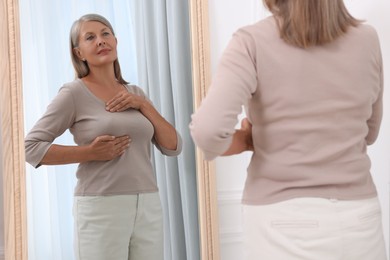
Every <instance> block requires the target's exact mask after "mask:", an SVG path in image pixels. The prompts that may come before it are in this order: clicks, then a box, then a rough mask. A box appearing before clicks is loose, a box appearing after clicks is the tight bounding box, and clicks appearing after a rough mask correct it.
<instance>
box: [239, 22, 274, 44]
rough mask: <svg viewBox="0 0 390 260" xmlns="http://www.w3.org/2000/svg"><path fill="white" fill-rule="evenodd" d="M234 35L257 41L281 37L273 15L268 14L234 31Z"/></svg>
mask: <svg viewBox="0 0 390 260" xmlns="http://www.w3.org/2000/svg"><path fill="white" fill-rule="evenodd" d="M234 36H236V37H239V38H242V39H243V40H251V41H253V40H254V41H255V42H259V41H260V42H261V41H265V42H268V41H269V40H274V39H279V38H280V37H279V33H278V27H277V24H276V21H275V19H274V17H273V16H268V17H266V18H264V19H261V20H259V21H257V22H255V23H253V24H249V25H246V26H243V27H240V28H239V29H238V30H236V32H235V33H234Z"/></svg>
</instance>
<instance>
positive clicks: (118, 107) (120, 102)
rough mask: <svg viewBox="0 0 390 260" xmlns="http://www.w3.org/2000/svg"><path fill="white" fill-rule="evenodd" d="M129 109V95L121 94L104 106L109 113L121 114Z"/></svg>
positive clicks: (126, 93)
mask: <svg viewBox="0 0 390 260" xmlns="http://www.w3.org/2000/svg"><path fill="white" fill-rule="evenodd" d="M130 107H131V94H130V93H128V92H121V93H119V94H117V95H116V96H115V97H113V98H112V99H111V100H110V101H108V102H107V104H106V110H107V111H110V112H121V111H124V110H126V109H128V108H130Z"/></svg>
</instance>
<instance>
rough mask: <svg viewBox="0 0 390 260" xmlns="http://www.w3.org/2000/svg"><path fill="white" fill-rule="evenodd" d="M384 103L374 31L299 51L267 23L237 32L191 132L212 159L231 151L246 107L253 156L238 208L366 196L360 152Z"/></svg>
mask: <svg viewBox="0 0 390 260" xmlns="http://www.w3.org/2000/svg"><path fill="white" fill-rule="evenodd" d="M382 95H383V70H382V59H381V51H380V46H379V40H378V37H377V34H376V31H375V30H374V29H373V28H372V27H371V26H368V25H363V24H362V25H359V26H358V27H353V28H350V29H349V30H348V32H347V33H346V34H345V35H344V36H342V37H340V38H338V39H337V40H335V41H334V42H332V43H330V44H326V45H324V46H317V47H311V48H309V49H301V48H297V47H294V46H291V45H288V44H286V43H285V42H284V41H283V40H281V39H280V37H279V32H278V29H277V26H276V24H275V21H274V19H273V17H268V18H266V19H264V20H262V21H260V22H258V23H256V24H253V25H250V26H247V27H244V28H241V29H240V30H238V31H237V32H236V33H235V34H234V36H233V38H232V39H231V41H230V43H229V44H228V46H227V48H226V50H225V52H224V54H223V56H222V58H221V60H220V62H219V66H218V69H217V71H216V73H215V75H214V77H213V81H212V85H211V87H210V90H209V92H208V93H207V96H206V98H205V99H204V100H203V102H202V104H201V106H200V108H199V109H198V110H197V111H196V112H195V114H194V115H193V116H192V122H191V124H190V129H191V134H192V137H193V139H194V141H195V143H196V145H197V146H198V147H199V148H200V149H201V150H203V152H204V154H205V157H206V159H207V160H212V159H214V158H215V157H217V156H219V155H221V154H222V153H223V152H224V151H226V150H227V149H228V147H229V146H230V144H231V142H232V135H233V134H234V132H235V126H236V124H237V123H238V119H237V116H238V115H239V114H240V113H241V111H242V106H243V105H244V106H245V109H246V111H247V116H248V118H249V120H250V121H251V123H252V124H253V128H252V131H253V142H254V153H253V156H252V159H251V161H250V165H249V167H248V174H247V179H246V184H245V189H244V194H243V203H244V204H268V203H274V202H278V201H282V200H286V199H290V198H295V197H323V198H337V199H351V200H353V199H363V198H369V197H373V196H376V189H375V186H374V184H373V181H372V178H371V174H370V159H369V157H368V155H367V153H366V147H367V145H369V144H372V143H373V142H374V141H375V140H376V138H377V136H378V131H379V127H380V122H381V118H382ZM237 174H240V173H237Z"/></svg>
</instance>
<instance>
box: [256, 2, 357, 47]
mask: <svg viewBox="0 0 390 260" xmlns="http://www.w3.org/2000/svg"><path fill="white" fill-rule="evenodd" d="M263 2H264V5H265V6H266V7H267V8H268V9H269V10H270V11H271V13H272V14H273V15H274V16H275V18H276V20H277V23H278V26H279V32H280V36H281V38H282V39H283V40H284V41H286V42H287V43H289V44H292V45H294V46H298V47H301V48H307V47H310V46H316V45H322V44H325V43H329V42H332V41H333V40H335V39H336V38H338V37H339V36H341V35H343V34H345V33H346V32H347V30H348V28H349V27H350V26H357V25H359V24H360V23H361V22H362V21H360V20H357V19H355V18H354V17H353V16H352V15H351V14H350V13H349V12H348V10H347V8H346V7H345V5H344V2H343V0H263Z"/></svg>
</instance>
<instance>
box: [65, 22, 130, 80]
mask: <svg viewBox="0 0 390 260" xmlns="http://www.w3.org/2000/svg"><path fill="white" fill-rule="evenodd" d="M88 21H96V22H100V23H102V24H104V25H105V26H107V27H108V28H109V29H110V30H111V32H112V34H113V35H114V36H115V32H114V29H113V28H112V26H111V24H110V22H109V21H108V20H107V19H106V18H104V17H103V16H101V15H98V14H86V15H83V16H81V17H80V18H79V19H78V20H76V21H75V22H74V23H73V25H72V27H71V29H70V37H69V38H70V55H71V58H72V63H73V68H74V70H75V74H76V77H77V78H83V77H85V76H87V75H88V74H89V67H88V63H87V61H82V60H80V59H79V58H78V57H77V55H76V54H75V53H74V51H73V49H74V48H76V47H78V45H79V39H80V28H81V25H82V24H83V23H84V22H88ZM114 73H115V77H116V79H117V80H118V82H119V83H121V84H128V82H127V81H126V80H124V79H123V77H122V72H121V67H120V65H119V61H118V58H117V59H116V60H115V61H114Z"/></svg>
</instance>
